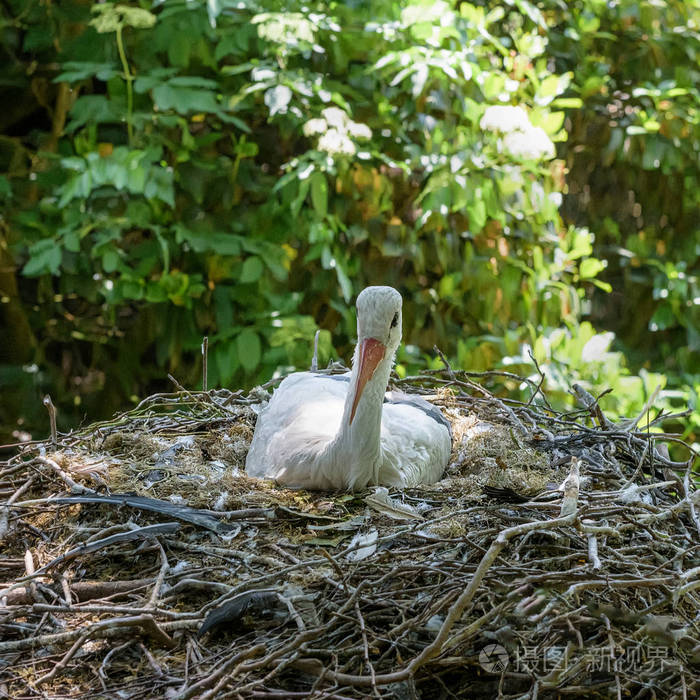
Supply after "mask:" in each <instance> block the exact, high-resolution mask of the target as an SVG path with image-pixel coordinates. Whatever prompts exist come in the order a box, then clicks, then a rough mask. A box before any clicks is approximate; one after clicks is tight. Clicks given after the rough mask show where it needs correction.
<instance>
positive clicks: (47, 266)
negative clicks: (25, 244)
mask: <svg viewBox="0 0 700 700" xmlns="http://www.w3.org/2000/svg"><path fill="white" fill-rule="evenodd" d="M29 256H30V257H29V260H28V261H27V264H26V265H25V266H24V267H23V268H22V274H23V275H26V276H27V277H36V276H37V275H42V274H44V273H47V272H49V273H51V274H52V275H55V274H58V270H59V268H60V267H61V248H60V247H59V246H58V244H57V242H56V241H55V240H53V239H52V238H44V239H42V240H40V241H37V242H36V243H35V244H34V245H32V246H31V247H30V248H29Z"/></svg>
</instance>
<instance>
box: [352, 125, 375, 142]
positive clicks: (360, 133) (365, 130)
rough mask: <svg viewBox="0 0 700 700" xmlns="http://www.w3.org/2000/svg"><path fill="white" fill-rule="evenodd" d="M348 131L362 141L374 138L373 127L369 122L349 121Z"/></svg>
mask: <svg viewBox="0 0 700 700" xmlns="http://www.w3.org/2000/svg"><path fill="white" fill-rule="evenodd" d="M348 133H349V134H350V136H352V137H353V138H356V139H360V140H361V141H362V140H364V141H369V139H371V138H372V129H370V128H369V127H368V126H367V124H358V123H357V122H349V123H348Z"/></svg>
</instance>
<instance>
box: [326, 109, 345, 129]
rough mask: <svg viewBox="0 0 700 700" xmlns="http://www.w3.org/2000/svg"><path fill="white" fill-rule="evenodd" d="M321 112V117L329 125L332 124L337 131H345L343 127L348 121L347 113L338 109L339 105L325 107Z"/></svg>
mask: <svg viewBox="0 0 700 700" xmlns="http://www.w3.org/2000/svg"><path fill="white" fill-rule="evenodd" d="M321 114H322V115H323V118H324V119H325V120H326V121H327V122H328V125H329V126H332V127H333V128H334V129H338V131H345V127H346V125H347V123H348V121H349V119H348V115H347V114H345V112H344V111H343V110H342V109H340V108H339V107H326V109H324V110H323V111H322V112H321Z"/></svg>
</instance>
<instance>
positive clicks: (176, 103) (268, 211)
mask: <svg viewBox="0 0 700 700" xmlns="http://www.w3.org/2000/svg"><path fill="white" fill-rule="evenodd" d="M0 12H1V13H2V14H1V16H2V30H1V31H2V37H1V38H2V41H1V49H0V51H2V54H3V62H4V69H3V71H2V78H0V99H1V100H2V104H3V106H4V108H3V110H2V113H0V125H1V129H0V131H1V132H2V134H3V135H2V136H0V170H2V171H3V172H4V176H0V199H1V200H2V216H1V217H0V327H1V330H0V333H1V340H0V386H2V401H1V402H0V423H2V424H3V425H4V431H5V434H6V435H7V433H11V432H14V433H15V437H17V436H19V435H21V433H20V432H18V431H22V430H28V431H29V432H33V431H35V430H37V429H38V430H39V431H43V430H45V416H44V415H43V414H44V409H43V407H42V405H41V401H40V398H41V396H42V395H43V393H45V392H50V393H51V394H52V396H53V399H54V402H55V403H57V404H58V407H59V427H63V428H67V427H69V426H71V425H75V424H76V423H78V422H80V421H81V420H86V419H88V420H92V419H95V418H98V417H101V416H104V415H106V414H110V413H111V412H113V411H114V410H116V409H118V408H123V407H125V406H128V405H129V404H130V402H132V401H134V400H136V398H137V397H142V396H143V395H145V394H146V393H148V392H151V391H155V390H159V389H164V388H167V387H168V382H167V380H166V378H165V375H166V372H171V373H173V374H174V375H175V376H176V377H177V378H178V379H179V380H180V381H181V382H182V383H183V384H184V385H186V386H197V385H198V384H199V382H200V372H201V368H200V359H199V348H200V343H201V340H202V336H203V335H208V336H209V347H210V368H209V383H210V385H215V384H218V383H221V384H224V385H228V386H236V387H248V386H251V385H254V384H255V383H259V382H261V381H264V380H266V379H268V378H269V377H270V376H271V375H272V373H273V372H275V371H277V370H279V369H284V368H287V367H291V366H307V365H308V362H309V358H310V354H311V341H312V338H313V334H314V331H315V329H316V328H317V327H319V328H322V329H324V333H323V334H322V354H323V357H322V360H325V359H327V358H328V357H329V356H335V355H336V353H337V354H339V355H340V356H341V357H344V358H346V359H347V358H348V355H349V352H350V348H351V344H352V340H353V334H354V312H353V309H352V303H351V302H352V301H353V297H354V295H355V294H356V293H357V292H358V291H359V290H360V289H361V288H362V287H363V286H365V285H366V284H371V283H386V284H391V285H394V286H396V287H398V288H399V289H400V291H401V292H402V293H403V295H404V300H405V311H404V337H405V342H406V345H405V347H404V348H403V350H402V351H401V355H400V358H399V368H398V369H399V371H400V372H406V371H413V370H414V369H416V368H418V367H423V366H434V365H435V362H436V360H435V358H434V357H433V355H432V351H431V349H432V347H433V345H435V344H436V345H438V346H439V347H440V348H441V349H442V350H443V351H444V352H445V353H446V354H447V355H448V356H449V357H450V358H451V360H452V361H453V362H454V365H455V366H458V367H461V368H465V369H474V370H484V369H492V368H499V367H500V368H502V367H508V368H509V369H512V370H514V371H516V372H520V373H522V374H526V375H528V374H532V373H533V372H534V367H533V363H532V361H531V359H530V357H529V354H528V350H529V349H532V351H533V352H534V355H535V357H536V358H537V360H538V361H539V363H540V364H541V366H542V368H543V369H544V370H545V372H546V373H547V375H548V385H549V388H550V392H552V393H554V395H555V398H556V397H558V398H559V399H560V400H561V401H564V400H566V399H567V394H566V391H567V388H568V386H569V383H570V382H571V381H574V380H576V381H580V382H581V383H583V384H584V386H586V387H587V388H589V389H590V390H591V391H594V392H601V391H603V390H605V389H607V388H611V389H612V390H613V391H612V392H611V393H610V394H608V395H607V396H606V397H605V399H604V401H606V402H607V403H605V404H604V405H605V408H606V409H607V410H608V411H610V413H611V415H612V416H614V415H625V414H627V415H630V414H632V413H633V412H634V411H635V409H639V408H640V407H641V405H642V404H643V402H644V400H645V398H646V397H647V395H648V393H650V391H651V390H653V389H654V387H655V386H656V385H657V384H658V383H659V382H663V383H664V384H665V387H666V388H665V390H664V392H663V394H662V397H661V399H660V400H659V401H658V402H657V404H656V405H657V407H658V408H664V409H666V410H678V409H682V408H683V407H684V406H685V404H686V403H687V402H691V404H692V405H693V406H695V407H697V398H698V393H699V392H700V359H699V358H700V333H699V331H698V328H700V323H699V321H700V319H699V313H700V289H699V286H700V285H699V283H698V260H699V259H700V215H699V213H698V212H699V211H700V189H699V188H698V174H699V172H698V171H699V169H700V92H699V91H698V87H697V86H698V85H699V84H700V68H699V67H698V66H699V64H698V59H699V58H700V33H699V25H700V2H699V0H668V1H667V2H658V1H655V0H642V1H639V0H614V1H612V2H608V1H606V0H578V1H575V2H561V1H559V0H541V1H540V2H534V3H533V2H529V1H528V0H502V1H500V2H496V1H494V2H472V3H468V2H460V3H452V4H450V3H447V2H443V1H442V0H432V1H429V2H408V1H404V2H389V1H383V2H381V1H380V2H372V3H354V2H352V3H339V4H338V3H316V2H311V3H302V2H274V1H271V0H263V1H261V2H253V1H251V0H207V2H204V0H197V1H192V2H185V1H180V0H163V1H161V2H153V3H150V2H141V3H140V4H137V3H135V2H131V3H128V4H127V3H124V4H114V3H104V4H93V3H91V2H89V1H84V0H65V1H62V2H60V3H58V2H52V1H51V0H42V1H39V0H6V2H4V3H3V4H2V9H1V10H0ZM494 106H500V107H510V109H500V110H499V109H493V107H494ZM516 108H518V109H516ZM555 149H556V150H555ZM438 364H439V363H438ZM509 388H510V390H511V391H512V392H513V394H514V395H517V394H518V392H519V391H520V390H521V387H519V386H517V384H513V385H512V386H511V387H509ZM666 427H667V428H669V429H681V430H682V431H683V433H684V436H685V438H686V439H689V440H690V441H691V442H692V441H696V442H697V441H698V440H700V437H699V436H700V412H698V410H697V408H696V410H695V412H694V413H693V414H692V415H690V416H689V417H688V418H687V419H684V420H682V421H680V422H676V423H673V424H669V425H667V426H666Z"/></svg>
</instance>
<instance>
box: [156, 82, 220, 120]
mask: <svg viewBox="0 0 700 700" xmlns="http://www.w3.org/2000/svg"><path fill="white" fill-rule="evenodd" d="M153 101H154V102H155V104H156V106H157V107H158V109H160V110H163V111H167V110H169V109H173V110H175V111H176V112H178V113H180V114H187V113H188V112H218V111H219V103H218V102H217V101H216V95H215V93H213V92H212V91H211V90H204V89H198V88H190V87H178V86H177V85H170V84H168V85H159V86H158V87H156V88H154V89H153Z"/></svg>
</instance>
